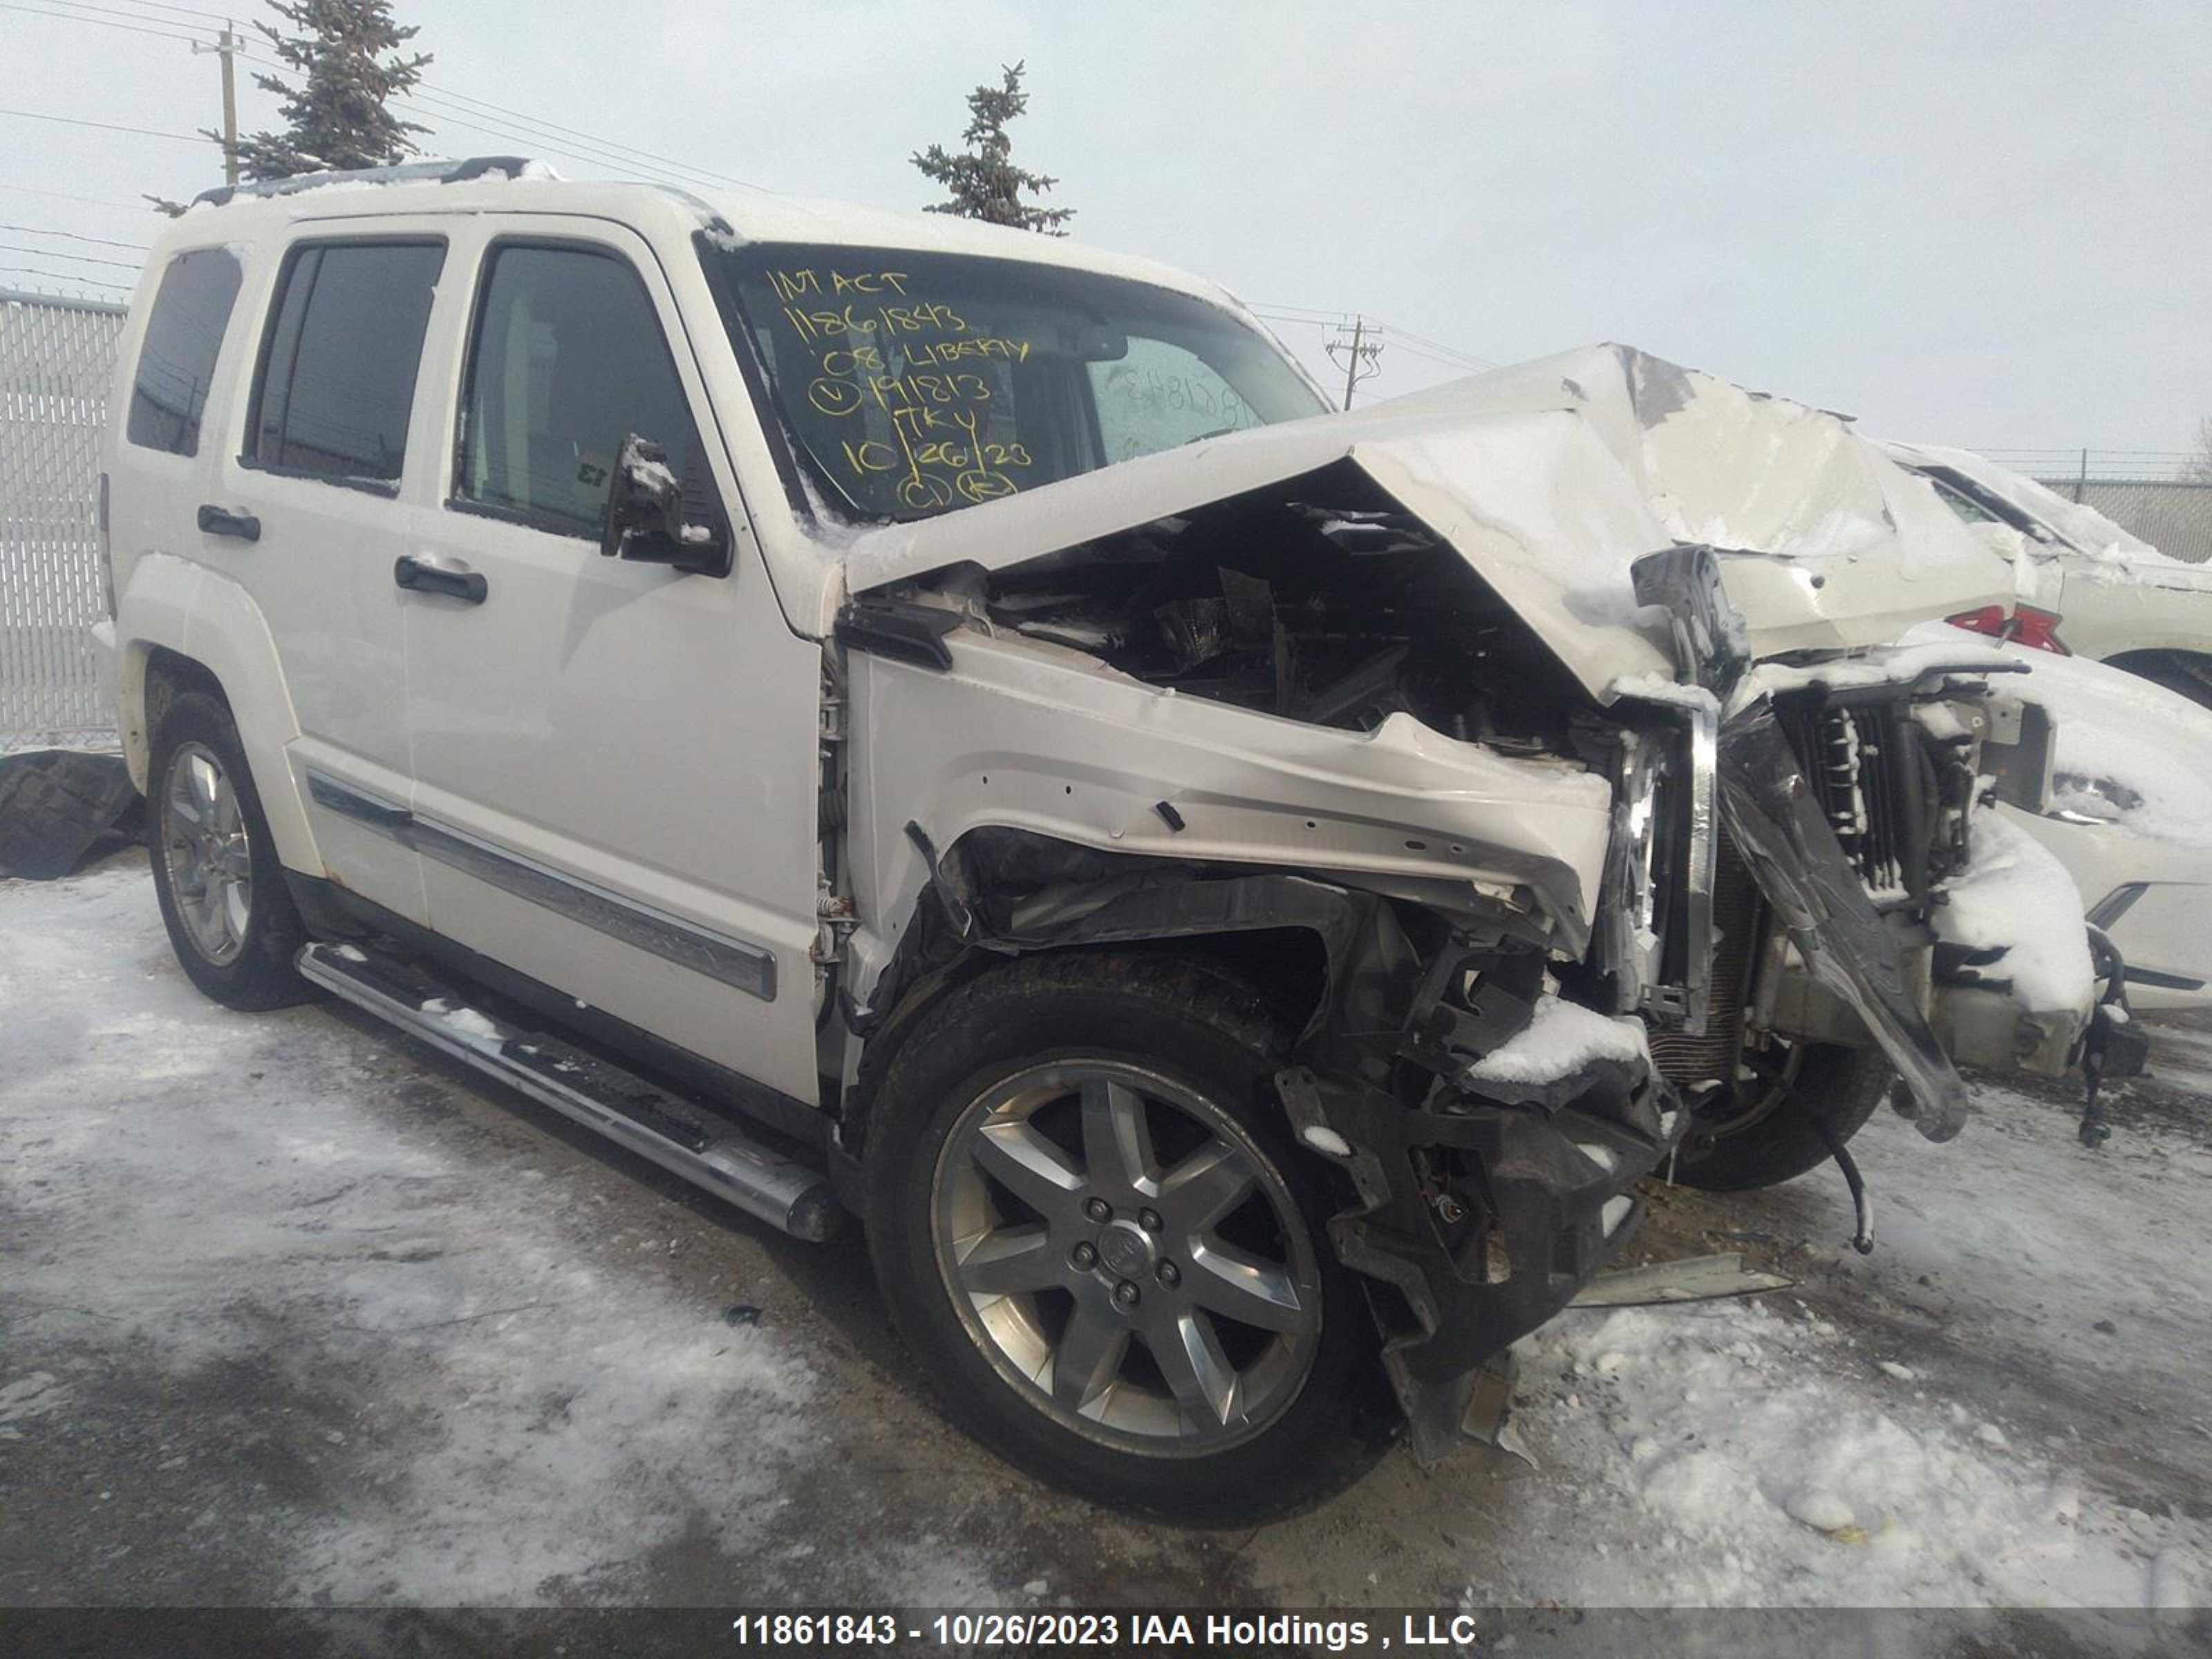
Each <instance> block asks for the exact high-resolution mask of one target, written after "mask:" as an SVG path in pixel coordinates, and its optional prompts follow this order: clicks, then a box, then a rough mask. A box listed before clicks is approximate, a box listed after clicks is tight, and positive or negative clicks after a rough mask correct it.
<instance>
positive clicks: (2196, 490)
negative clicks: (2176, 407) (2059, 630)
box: [1985, 449, 2212, 564]
mask: <svg viewBox="0 0 2212 1659" xmlns="http://www.w3.org/2000/svg"><path fill="white" fill-rule="evenodd" d="M1985 453H1987V454H1988V456H1989V458H1990V459H1991V460H1993V461H1995V462H1996V463H1997V464H1998V465H2002V466H2008V467H2010V468H2012V470H2013V471H2015V472H2025V473H2027V476H2028V477H2031V478H2033V479H2034V480H2035V481H2036V482H2037V483H2040V484H2043V485H2045V486H2046V487H2048V488H2050V489H2055V490H2057V492H2058V493H2059V494H2060V495H2063V496H2064V497H2065V498H2066V499H2067V500H2068V501H2080V502H2081V504H2082V505H2083V506H2085V507H2094V508H2096V509H2097V511H2098V512H2100V513H2103V514H2104V515H2105V516H2106V518H2108V519H2110V520H2112V522H2113V523H2114V524H2116V525H2118V526H2119V527H2120V528H2121V529H2123V530H2125V531H2127V532H2130V533H2131V534H2134V535H2137V536H2140V537H2142V538H2143V539H2144V540H2145V541H2147V542H2148V543H2149V544H2151V545H2152V546H2153V547H2154V548H2156V549H2158V550H2159V551H2160V552H2161V553H2164V554H2166V555H2167V556H2169V557H2172V558H2176V559H2185V560H2187V561H2188V562H2190V563H2191V564H2203V563H2205V562H2208V561H2212V478H2208V477H2200V476H2197V474H2198V473H2200V472H2201V471H2202V469H2203V464H2204V462H2203V457H2202V456H2200V455H2196V454H2191V453H2188V452H2185V451H2182V450H2168V449H1992V450H1989V451H1987V452H1985Z"/></svg>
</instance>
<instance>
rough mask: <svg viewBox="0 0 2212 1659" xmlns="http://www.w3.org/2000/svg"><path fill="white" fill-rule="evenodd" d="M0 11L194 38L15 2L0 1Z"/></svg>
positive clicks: (166, 37) (161, 37)
mask: <svg viewBox="0 0 2212 1659" xmlns="http://www.w3.org/2000/svg"><path fill="white" fill-rule="evenodd" d="M0 11H20V12H27V13H28V14H29V15H31V16H33V17H58V18H60V19H61V20H62V21H64V22H66V23H97V24H99V25H100V27H102V28H108V29H124V30H127V31H128V32H129V33H132V34H149V35H152V36H153V37H154V38H155V39H156V40H182V41H185V43H187V44H190V43H191V40H194V39H195V38H196V37H194V36H192V35H189V34H173V33H170V32H169V31H168V30H167V29H156V28H149V27H146V26H145V25H144V24H143V23H118V22H114V21H111V20H110V19H108V18H105V17H91V16H88V15H85V14H84V13H82V12H74V11H47V10H46V9H43V8H41V7H38V6H25V5H18V4H17V3H15V0H0Z"/></svg>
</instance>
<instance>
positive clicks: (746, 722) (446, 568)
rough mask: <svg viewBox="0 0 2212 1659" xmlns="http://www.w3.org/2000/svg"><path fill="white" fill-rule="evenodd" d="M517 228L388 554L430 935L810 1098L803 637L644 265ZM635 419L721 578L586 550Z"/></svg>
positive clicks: (550, 233) (604, 236) (580, 239)
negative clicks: (402, 539)
mask: <svg viewBox="0 0 2212 1659" xmlns="http://www.w3.org/2000/svg"><path fill="white" fill-rule="evenodd" d="M530 224H531V230H530V234H528V235H526V236H522V235H494V236H492V237H491V238H490V239H489V240H488V242H487V243H486V245H485V246H483V250H482V252H481V255H480V257H478V258H477V259H476V262H475V263H476V269H475V270H474V271H473V272H472V273H471V278H470V280H471V282H472V283H473V301H472V303H471V307H470V312H471V314H470V318H469V321H468V325H467V328H466V331H465V334H464V336H463V337H462V350H461V353H460V356H459V360H458V361H457V362H455V363H454V364H453V366H452V372H451V379H450V384H449V388H448V402H447V408H448V409H450V410H451V411H452V413H451V422H452V439H451V442H450V444H449V445H448V447H447V474H446V483H445V493H444V498H443V499H442V500H441V501H439V502H438V503H437V505H435V507H427V508H425V509H424V510H423V511H422V512H421V513H419V514H418V515H417V517H416V521H415V534H414V536H413V538H412V539H411V541H410V548H409V551H410V555H411V556H414V557H416V559H417V560H418V562H420V564H421V566H422V568H425V569H427V570H430V571H433V572H435V578H434V581H435V586H432V585H426V586H417V587H416V589H414V590H413V591H410V592H402V593H401V594H400V603H401V605H402V606H403V608H404V611H405V614H406V638H407V674H408V681H409V689H410V710H411V718H412V720H413V732H412V739H413V756H414V806H415V816H416V830H415V838H416V844H417V845H419V846H420V847H422V849H423V851H424V854H425V859H424V864H423V880H424V883H425V886H426V890H427V892H428V900H429V908H430V918H431V925H432V926H433V927H435V929H436V930H437V931H438V932H439V933H442V934H445V935H447V936H448V937H450V938H452V939H456V940H459V942H460V943H462V944H464V945H468V946H470V947H471V948H472V949H474V950H477V951H481V952H483V954H485V955H487V956H489V957H493V958H495V960H497V961H499V962H501V963H506V964H507V965H508V966H510V967H512V968H514V969H520V971H521V972H523V973H525V974H527V975H530V976H531V977H532V978H534V979H537V980H538V981H542V982H543V983H544V984H547V985H550V986H552V987H556V988H557V989H558V990H560V991H562V992H563V993H565V994H568V995H569V996H572V997H574V998H576V999H578V1000H580V1001H583V1002H586V1003H588V1004H590V1005H592V1006H595V1007H598V1008H600V1009H603V1010H605V1011H606V1012H609V1013H611V1014H613V1015H615V1016H616V1017H617V1018H622V1019H624V1020H628V1021H629V1022H630V1023H631V1024H636V1025H640V1026H642V1027H644V1028H645V1029H647V1030H650V1031H652V1032H653V1033H654V1034H655V1035H656V1036H660V1037H662V1038H664V1039H665V1040H667V1041H669V1042H675V1043H677V1044H678V1045H679V1046H681V1047H683V1048H687V1049H690V1051H692V1052H693V1053H695V1054H703V1055H705V1056H706V1057H708V1058H709V1059H711V1060H716V1061H718V1062H720V1063H721V1064H723V1065H726V1066H730V1067H732V1068H733V1069H735V1070H738V1071H740V1072H743V1073H746V1074H747V1075H749V1076H751V1077H754V1078H756V1079H759V1080H761V1081H763V1082H765V1083H768V1084H769V1085H771V1086H774V1087H775V1088H778V1089H781V1090H782V1091H785V1092H786V1093H788V1094H792V1095H795V1096H799V1097H803V1098H806V1099H809V1100H811V1099H812V1098H814V1097H815V1096H816V1094H817V1068H816V1064H815V1051H814V1010H815V995H816V985H815V974H814V967H813V963H812V960H811V950H812V947H813V945H814V941H815V939H816V937H817V929H816V923H815V915H814V912H815V885H816V884H815V870H816V866H817V810H818V808H817V796H818V789H817V781H818V778H819V775H820V758H819V751H818V743H817V733H818V731H819V720H820V715H819V706H820V697H821V670H822V660H821V650H820V647H819V646H818V645H817V644H816V643H815V642H813V641H808V640H805V639H802V638H799V637H798V636H796V635H793V634H792V633H791V632H790V630H789V629H787V627H786V626H785V624H784V622H783V618H782V615H781V611H779V609H778V608H777V605H776V604H775V599H774V596H773V594H772V593H771V592H770V590H769V583H768V580H767V573H766V571H765V569H764V568H763V566H762V564H761V561H760V557H759V553H758V550H757V545H756V544H755V542H754V539H753V537H752V534H751V532H750V526H749V524H748V521H747V519H746V515H745V512H744V502H743V501H742V499H741V498H740V495H739V494H738V489H737V487H736V479H735V474H734V471H733V470H732V465H731V463H730V459H729V456H728V452H727V449H726V446H725V444H724V443H723V441H722V439H721V435H720V429H719V428H718V427H717V425H716V420H715V413H714V410H713V409H712V408H711V406H710V405H709V404H708V400H707V398H706V396H705V393H704V389H703V386H702V380H701V376H700V374H699V369H698V365H697V363H696V360H695V358H694V356H693V354H692V352H691V349H690V345H689V343H688V340H687V337H686V334H685V331H684V320H683V319H682V317H681V316H680V314H679V313H678V309H677V307H676V303H675V301H674V299H673V296H672V295H671V292H670V289H669V286H668V284H667V283H666V281H665V276H664V275H663V273H662V270H661V269H660V266H659V264H658V262H657V261H656V259H655V258H654V256H653V252H652V251H651V249H650V248H649V247H648V246H647V244H646V243H645V242H644V241H643V240H642V239H641V238H639V237H637V236H635V234H631V233H629V232H628V231H626V230H623V229H622V228H617V227H615V226H612V225H610V224H608V223H606V222H602V221H596V220H574V221H563V220H557V219H553V218H550V217H548V218H544V219H539V218H536V217H534V216H533V218H532V221H531V222H530ZM707 325H708V326H718V325H716V324H714V323H713V322H712V320H711V319H708V323H707ZM747 418H750V413H749V411H748V413H747ZM632 432H635V433H636V434H638V435H640V436H641V437H645V438H647V439H650V440H652V441H654V442H657V443H659V444H661V445H663V446H665V447H666V449H667V451H668V453H669V460H670V465H671V467H672V468H673V469H674V470H675V471H676V472H677V473H678V477H680V478H681V479H682V480H683V483H684V492H685V496H686V502H687V513H686V517H687V519H689V520H692V521H695V522H697V523H702V524H707V525H711V526H713V527H714V533H715V535H716V536H717V537H718V538H719V539H720V545H722V546H723V547H724V548H726V550H727V551H728V555H729V557H728V567H729V568H728V569H727V571H726V573H725V574H684V573H681V572H678V571H676V570H673V569H671V568H666V567H665V566H655V565H650V564H641V563H634V562H624V561H619V560H615V559H610V558H605V557H602V556H600V554H599V545H598V541H599V520H600V515H601V513H602V510H603V508H604V505H605V499H606V491H607V478H608V472H609V469H610V468H611V466H612V465H613V462H614V458H615V453H616V451H617V448H618V447H619V446H620V445H621V442H622V441H623V436H624V435H625V434H627V433H632Z"/></svg>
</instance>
